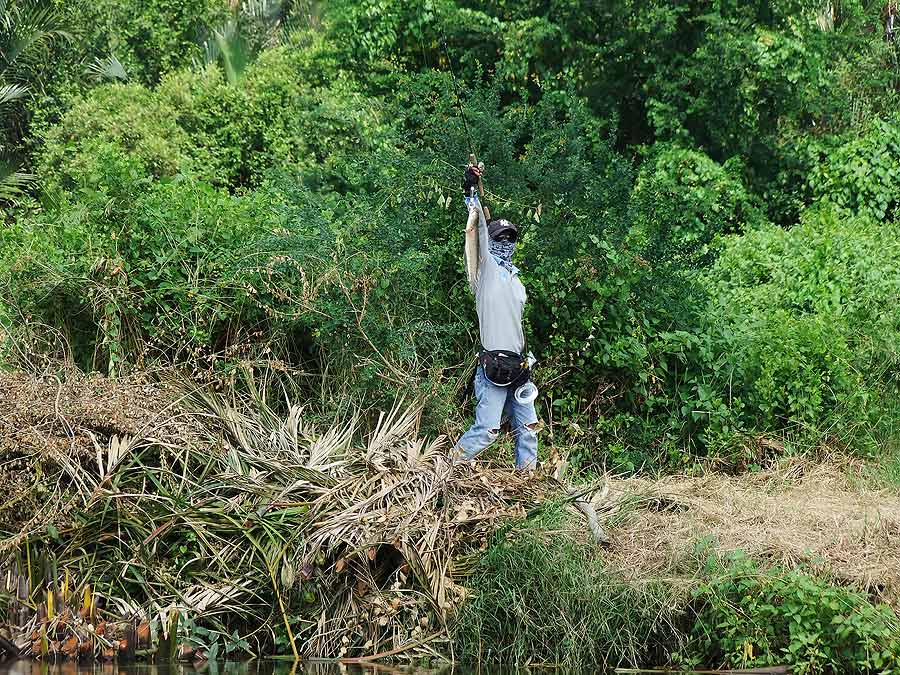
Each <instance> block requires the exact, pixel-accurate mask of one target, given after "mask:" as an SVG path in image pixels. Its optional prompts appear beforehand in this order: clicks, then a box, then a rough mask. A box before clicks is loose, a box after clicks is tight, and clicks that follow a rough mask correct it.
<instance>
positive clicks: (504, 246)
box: [490, 239, 516, 273]
mask: <svg viewBox="0 0 900 675" xmlns="http://www.w3.org/2000/svg"><path fill="white" fill-rule="evenodd" d="M490 250H491V255H492V256H494V257H495V258H496V259H497V262H498V263H500V265H502V266H503V267H505V268H506V269H507V270H509V271H510V272H511V273H515V272H516V268H515V265H513V264H512V257H513V253H514V252H515V250H516V243H515V242H514V241H496V240H494V239H491V242H490Z"/></svg>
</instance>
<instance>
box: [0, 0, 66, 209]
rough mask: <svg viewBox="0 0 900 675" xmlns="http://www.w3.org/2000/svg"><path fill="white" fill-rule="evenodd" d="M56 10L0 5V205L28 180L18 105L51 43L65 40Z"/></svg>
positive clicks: (5, 0) (26, 2) (23, 3)
mask: <svg viewBox="0 0 900 675" xmlns="http://www.w3.org/2000/svg"><path fill="white" fill-rule="evenodd" d="M70 37H71V36H70V35H69V33H68V32H66V31H65V30H64V28H63V16H62V13H61V12H60V10H59V9H58V8H57V7H55V6H54V5H52V4H51V3H49V2H47V1H46V0H12V1H10V0H0V115H3V120H4V134H3V136H2V137H0V202H8V201H15V199H16V198H17V197H18V196H19V195H21V193H22V190H23V188H24V187H25V186H26V185H28V183H29V182H30V181H31V180H33V176H32V175H31V174H30V173H28V172H27V171H23V170H22V162H21V159H20V158H19V157H17V156H16V154H15V150H16V148H15V146H16V144H17V139H18V138H19V137H20V136H21V122H22V111H21V107H20V106H21V103H22V101H23V100H24V99H25V97H26V96H28V94H29V93H30V91H31V89H32V88H33V87H34V86H36V85H37V83H38V82H39V78H40V75H41V71H42V67H43V64H45V63H46V59H41V56H42V55H46V54H47V51H48V49H49V46H50V44H51V43H52V42H53V41H54V40H57V39H70Z"/></svg>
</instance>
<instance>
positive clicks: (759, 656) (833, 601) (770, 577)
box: [688, 554, 900, 673]
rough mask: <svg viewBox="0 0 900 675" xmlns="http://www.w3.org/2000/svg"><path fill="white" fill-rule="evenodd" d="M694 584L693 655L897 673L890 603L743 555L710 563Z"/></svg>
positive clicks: (898, 649) (736, 662) (899, 640)
mask: <svg viewBox="0 0 900 675" xmlns="http://www.w3.org/2000/svg"><path fill="white" fill-rule="evenodd" d="M706 574H707V576H708V578H707V579H706V580H705V581H704V582H703V583H701V584H699V585H698V586H697V587H696V588H695V589H694V590H693V591H692V593H693V595H694V598H695V599H696V601H697V603H698V605H699V611H698V613H697V616H696V619H695V622H694V625H693V628H692V629H691V640H690V645H691V646H690V648H689V651H691V652H693V655H691V656H689V657H688V659H689V660H692V661H693V662H694V663H704V664H705V663H711V662H716V663H725V664H727V665H728V666H729V667H732V666H733V667H736V668H744V667H746V668H758V667H763V666H774V665H783V664H788V665H791V666H793V669H792V672H796V673H819V672H831V673H847V672H879V673H887V672H896V671H897V670H898V668H900V622H898V619H897V615H896V614H895V613H894V612H893V610H892V609H891V608H890V607H888V606H887V605H883V604H879V605H876V604H872V602H871V601H870V600H869V598H867V597H866V595H865V594H863V593H860V592H858V591H854V590H851V589H847V588H841V587H836V586H833V585H831V584H829V583H828V581H827V580H825V579H820V578H817V577H815V576H811V575H808V574H805V573H803V572H801V571H790V572H781V571H779V570H771V571H768V572H764V571H761V570H760V569H759V568H758V566H757V565H755V564H754V563H753V562H751V561H750V560H749V559H747V558H746V557H744V556H743V555H741V554H738V555H735V556H733V557H732V559H731V560H729V561H728V562H727V564H725V565H722V564H721V563H719V562H712V563H711V565H710V569H707V570H706Z"/></svg>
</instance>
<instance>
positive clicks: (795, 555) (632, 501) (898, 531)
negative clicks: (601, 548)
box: [607, 458, 900, 605]
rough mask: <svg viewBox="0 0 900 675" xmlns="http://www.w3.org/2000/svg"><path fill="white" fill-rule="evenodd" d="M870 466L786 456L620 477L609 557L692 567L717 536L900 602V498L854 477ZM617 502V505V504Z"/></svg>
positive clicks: (677, 571) (631, 571) (684, 571)
mask: <svg viewBox="0 0 900 675" xmlns="http://www.w3.org/2000/svg"><path fill="white" fill-rule="evenodd" d="M859 470H860V465H859V464H858V463H854V462H851V461H849V460H846V459H840V458H834V459H832V460H831V461H828V462H827V463H824V464H813V463H811V462H809V461H807V460H800V459H794V460H785V461H783V462H782V463H781V464H780V465H779V466H777V467H776V468H773V469H771V470H769V471H765V472H762V473H759V474H754V475H744V476H738V477H734V476H722V475H715V474H714V475H709V476H704V477H698V478H688V477H680V476H671V477H666V478H663V479H661V480H655V481H651V480H645V479H637V478H635V479H630V480H613V481H611V482H610V484H609V485H610V492H609V495H608V496H607V505H608V506H609V507H610V510H611V511H618V512H619V518H621V522H620V523H619V524H618V525H617V526H616V527H614V528H613V529H612V532H611V538H612V539H613V541H614V546H613V548H612V550H611V551H610V554H609V557H608V562H609V564H610V565H611V566H612V567H613V568H614V569H617V570H620V571H621V572H623V573H624V574H626V575H628V576H630V577H632V578H659V577H672V578H673V579H675V580H677V579H678V578H679V577H681V578H685V577H689V576H691V575H692V574H693V573H694V572H695V571H696V569H697V560H696V557H697V556H696V555H695V546H696V544H697V542H698V541H700V540H702V539H704V538H711V540H712V542H713V544H714V545H715V546H716V548H718V549H720V550H724V551H731V550H736V549H741V550H743V551H745V552H746V553H748V554H749V555H750V556H752V557H754V558H756V559H758V560H760V561H763V562H768V563H771V564H773V565H781V566H786V567H793V566H795V565H798V564H804V565H807V566H810V567H812V568H815V569H819V570H822V571H826V572H829V573H832V574H834V575H836V576H837V577H839V578H842V579H844V580H846V581H848V582H852V583H853V584H855V585H858V586H860V587H863V588H866V589H869V590H872V591H874V592H876V593H878V594H879V595H881V596H882V598H883V599H885V600H887V601H889V602H891V603H892V604H895V605H898V604H900V546H898V542H900V497H898V495H896V494H892V493H890V492H887V491H884V490H880V489H875V488H870V487H867V486H866V483H865V482H864V481H860V480H854V479H853V475H854V474H856V473H858V472H859ZM612 505H615V506H612Z"/></svg>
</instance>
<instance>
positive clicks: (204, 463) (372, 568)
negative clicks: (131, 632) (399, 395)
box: [0, 376, 566, 657]
mask: <svg viewBox="0 0 900 675" xmlns="http://www.w3.org/2000/svg"><path fill="white" fill-rule="evenodd" d="M2 377H3V376H0V378H2ZM10 377H11V376H7V380H5V381H4V380H3V379H0V388H2V387H3V386H4V384H6V385H7V388H8V390H9V392H10V394H11V396H10V397H8V398H7V399H3V397H2V396H0V399H3V400H10V401H13V403H12V404H11V405H9V406H6V407H4V406H3V405H0V426H2V425H3V424H4V420H5V421H6V423H7V425H8V426H7V427H6V428H12V426H16V428H17V429H18V438H22V436H23V434H29V435H30V436H31V437H32V439H33V441H36V442H37V443H38V445H39V446H40V449H36V450H35V452H36V453H41V454H43V455H44V456H47V454H48V453H49V455H50V456H51V457H53V458H54V461H55V464H54V466H57V467H58V473H57V474H56V477H55V478H54V480H56V481H57V484H58V486H59V488H58V489H56V490H55V491H56V492H57V493H59V494H60V495H61V496H60V499H59V508H58V510H57V511H56V512H55V514H51V516H50V520H51V521H52V522H55V523H56V530H57V531H58V532H59V535H58V536H57V537H51V536H48V534H47V530H46V529H45V527H46V522H48V520H47V519H46V517H44V518H41V519H30V520H27V521H26V522H24V523H23V525H22V531H21V532H20V533H19V534H18V535H14V536H13V537H11V538H9V539H7V540H6V541H5V542H4V541H0V556H2V555H3V552H4V551H5V552H7V554H18V553H20V552H21V551H22V550H23V546H24V547H31V548H29V549H27V551H31V550H32V549H33V550H34V551H38V550H41V551H43V552H42V553H41V555H46V556H48V557H49V558H52V559H54V560H56V561H59V562H58V564H59V566H60V567H61V566H65V567H66V568H67V569H69V570H71V571H72V572H73V573H74V574H75V575H76V576H77V577H78V578H79V579H81V580H83V581H84V582H87V583H90V584H92V586H93V587H96V586H97V585H98V583H102V585H103V587H104V588H105V589H108V592H107V593H106V595H107V596H108V597H107V601H106V602H107V605H106V606H107V611H110V612H112V613H113V614H115V615H118V616H124V617H126V618H129V619H130V620H147V621H157V622H158V623H159V625H160V626H161V627H163V628H164V627H165V626H166V625H168V623H167V622H169V621H170V620H171V616H172V613H173V612H177V613H180V614H182V615H184V616H185V617H186V618H190V619H192V620H204V621H208V622H211V623H212V624H213V625H215V624H216V622H217V621H219V620H220V617H225V616H226V615H228V616H231V617H234V616H241V617H243V620H244V630H246V631H249V632H250V633H252V634H254V635H257V636H259V637H258V638H257V639H258V645H257V648H258V650H263V649H271V637H269V638H266V637H265V635H269V636H271V634H272V631H276V630H278V631H281V632H282V633H286V634H287V635H288V637H289V638H290V642H291V643H292V645H293V646H294V647H295V648H296V649H297V650H298V652H302V654H304V655H311V656H322V657H340V656H365V655H370V654H375V653H380V652H391V653H392V654H395V655H396V654H399V653H400V652H403V651H404V650H406V649H410V650H412V651H413V653H427V652H428V650H429V649H431V648H430V647H429V646H428V640H425V638H426V637H433V635H434V634H437V635H440V634H441V633H442V632H444V631H445V628H446V625H447V622H448V619H449V618H450V617H451V615H452V613H453V611H454V609H455V607H456V606H457V604H458V602H459V601H460V600H461V599H462V598H463V597H464V593H463V591H462V589H461V588H460V587H459V586H458V585H457V583H456V582H455V581H454V579H457V580H458V575H459V574H460V573H461V572H462V571H463V570H465V569H470V568H471V566H472V562H473V560H474V559H476V557H477V552H478V551H479V550H481V549H482V548H483V547H485V546H486V544H487V541H488V539H489V538H490V537H491V535H492V534H493V532H494V531H495V530H496V529H497V528H498V527H499V526H501V525H503V524H504V523H506V522H508V521H509V520H510V519H515V518H521V517H523V516H524V515H525V514H526V512H528V511H529V510H531V509H532V508H534V507H535V506H536V505H537V504H539V503H540V502H541V501H542V500H543V499H545V497H547V496H548V495H553V496H555V495H560V496H564V495H565V494H566V490H565V489H561V488H560V485H559V483H558V482H557V481H555V480H554V479H552V478H549V477H543V476H539V475H528V474H522V473H516V472H513V471H510V470H501V469H491V468H486V467H478V466H470V465H464V466H453V465H451V464H449V463H448V462H447V461H446V459H445V457H446V455H447V451H448V446H447V444H446V442H445V441H444V439H440V438H439V439H436V440H431V441H428V440H425V439H421V438H419V437H418V435H417V434H418V428H419V419H420V411H419V410H418V408H416V407H415V406H404V405H402V404H398V405H396V406H395V407H394V408H393V409H392V410H390V411H389V412H387V413H384V414H382V415H380V416H379V418H378V421H377V423H376V424H375V426H374V428H373V430H372V431H371V433H370V434H368V436H367V437H365V442H361V441H362V438H363V436H362V434H361V433H360V427H361V422H360V420H361V417H360V415H352V416H351V417H350V418H349V419H348V420H347V421H346V422H344V423H342V424H337V425H335V426H334V427H332V428H330V429H326V430H324V431H319V430H317V429H315V428H314V427H313V426H312V425H309V424H307V423H305V422H304V419H303V409H302V407H301V406H299V405H296V404H293V403H292V402H291V401H286V402H285V403H284V407H283V408H282V410H283V411H284V412H283V414H279V412H278V411H277V410H275V409H273V408H272V407H270V406H269V404H268V403H267V401H266V400H265V399H264V398H263V397H262V396H260V395H259V394H258V392H256V391H255V390H254V389H253V388H252V387H249V388H248V389H249V393H245V394H241V395H239V394H237V393H232V394H231V395H229V396H225V395H221V394H214V393H210V392H207V391H200V390H197V389H196V388H195V387H194V386H186V385H178V386H174V385H172V384H169V385H153V386H151V387H150V388H149V389H148V388H147V386H148V385H140V386H141V387H143V394H142V396H141V397H140V400H139V401H138V402H136V403H139V404H140V407H139V409H138V407H137V406H131V407H129V405H128V403H127V401H128V400H129V399H128V397H127V396H121V395H116V396H112V397H110V396H107V397H106V400H107V401H108V402H109V403H110V404H111V405H119V406H123V405H124V407H125V409H126V410H129V411H133V414H134V416H135V418H134V419H132V418H128V416H127V415H126V416H125V418H121V419H115V420H111V419H110V416H109V414H108V413H107V414H105V415H104V412H103V410H102V407H103V406H102V405H101V406H100V407H99V409H98V406H97V405H96V400H97V399H96V398H91V397H90V396H89V395H88V394H89V393H94V394H95V395H96V394H97V393H98V392H97V389H98V386H97V382H96V381H94V380H83V379H78V378H72V379H71V381H67V382H66V383H61V382H60V381H58V380H57V381H55V382H53V381H48V382H46V383H34V382H24V381H22V380H21V378H19V380H16V381H13V380H15V378H12V379H10ZM106 382H107V384H108V385H109V386H111V387H113V388H114V387H115V386H116V385H114V384H112V381H106ZM126 386H132V387H133V386H136V385H135V383H128V384H127V385H126ZM17 387H18V388H19V389H21V390H22V391H17V389H16V388H17ZM79 389H83V390H87V394H86V393H84V392H81V393H79ZM23 392H24V393H23ZM41 398H43V399H45V400H48V399H49V400H52V401H56V403H55V404H53V406H52V407H51V408H50V409H49V410H47V411H46V413H45V414H43V415H41V414H37V415H36V414H35V406H36V403H35V401H37V400H40V399H41ZM100 400H104V399H103V398H102V396H101V398H100ZM16 401H18V403H16ZM129 414H131V413H129ZM120 417H121V416H120ZM47 466H48V467H49V466H50V465H47ZM38 582H40V583H44V584H46V583H52V580H51V579H43V581H41V580H40V579H38V580H36V582H35V588H37V587H38V586H39V583H38ZM135 617H138V619H135ZM141 617H143V618H141ZM153 617H157V619H153ZM223 620H224V619H223ZM176 625H177V624H176ZM182 625H183V624H182ZM261 628H264V629H265V630H260V629H261ZM267 640H268V642H267Z"/></svg>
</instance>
